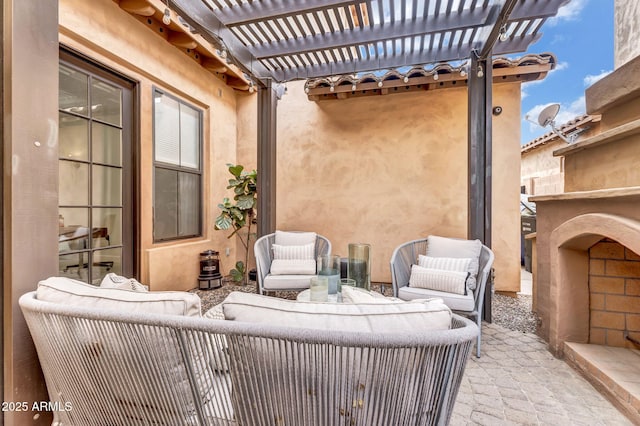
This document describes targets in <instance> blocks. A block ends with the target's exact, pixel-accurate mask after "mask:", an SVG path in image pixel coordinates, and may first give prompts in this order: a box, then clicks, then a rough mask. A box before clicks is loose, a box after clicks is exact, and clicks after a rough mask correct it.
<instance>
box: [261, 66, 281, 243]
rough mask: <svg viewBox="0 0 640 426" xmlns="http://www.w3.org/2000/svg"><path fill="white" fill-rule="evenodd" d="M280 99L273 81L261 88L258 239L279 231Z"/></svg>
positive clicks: (269, 80)
mask: <svg viewBox="0 0 640 426" xmlns="http://www.w3.org/2000/svg"><path fill="white" fill-rule="evenodd" d="M277 106H278V98H277V96H276V93H275V91H274V87H273V81H272V80H271V79H270V78H267V79H265V80H264V81H262V82H260V83H259V88H258V236H259V237H260V236H262V235H266V234H270V233H272V232H274V231H275V229H276V145H277V143H276V142H277V137H276V120H277Z"/></svg>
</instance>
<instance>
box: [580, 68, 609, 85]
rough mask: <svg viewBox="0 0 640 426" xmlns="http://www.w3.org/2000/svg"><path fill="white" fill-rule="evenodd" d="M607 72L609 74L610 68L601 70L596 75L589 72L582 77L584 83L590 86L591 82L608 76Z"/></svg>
mask: <svg viewBox="0 0 640 426" xmlns="http://www.w3.org/2000/svg"><path fill="white" fill-rule="evenodd" d="M609 74H611V70H609V71H605V70H601V72H600V74H596V75H590V74H589V75H587V76H586V77H585V78H584V85H585V86H591V85H592V84H593V83H595V82H596V81H598V80H600V79H602V78H604V77H606V76H608V75H609Z"/></svg>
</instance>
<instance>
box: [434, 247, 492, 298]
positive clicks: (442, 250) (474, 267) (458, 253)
mask: <svg viewBox="0 0 640 426" xmlns="http://www.w3.org/2000/svg"><path fill="white" fill-rule="evenodd" d="M481 251H482V242H481V241H480V240H460V239H456V238H446V237H438V236H436V235H429V236H428V237H427V252H426V253H425V254H426V255H427V256H431V257H454V258H461V257H462V258H469V259H472V261H471V266H470V267H469V272H470V276H469V280H468V282H467V287H468V288H469V290H475V288H476V280H477V277H478V269H479V268H480V261H479V260H480V252H481Z"/></svg>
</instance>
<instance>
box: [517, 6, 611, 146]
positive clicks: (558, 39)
mask: <svg viewBox="0 0 640 426" xmlns="http://www.w3.org/2000/svg"><path fill="white" fill-rule="evenodd" d="M613 31H614V26H613V0H571V2H570V3H569V4H567V5H566V6H564V7H563V8H561V9H560V11H559V12H558V15H557V16H556V17H554V18H552V19H549V20H547V22H545V24H544V25H543V26H542V30H541V32H542V33H543V34H542V38H541V39H540V40H539V41H538V42H537V43H535V44H532V45H531V46H530V47H529V50H528V51H527V53H544V52H551V53H553V54H554V55H555V56H556V57H557V59H558V64H557V66H556V69H555V70H554V71H552V72H551V73H549V74H548V75H547V77H546V78H545V79H544V80H541V81H535V82H531V83H525V84H523V85H522V139H521V143H522V144H524V143H527V142H530V141H531V140H533V139H534V138H536V137H538V136H541V135H543V134H545V133H547V132H549V130H550V129H548V128H542V127H540V126H537V125H535V124H532V123H530V122H528V121H526V120H525V119H524V116H525V115H526V114H529V116H530V118H531V119H533V121H537V117H538V114H539V112H540V111H541V110H542V109H543V108H544V107H545V106H547V105H548V104H551V103H560V105H561V108H560V112H559V113H558V116H557V117H556V124H558V125H560V124H562V123H564V122H566V121H568V120H571V119H572V118H574V117H576V116H578V115H581V114H584V113H585V105H584V91H585V89H586V88H587V87H588V86H590V85H591V84H593V83H594V82H596V81H597V80H599V79H600V78H602V77H604V76H605V75H606V74H608V73H609V72H611V70H612V69H613V35H614V34H613Z"/></svg>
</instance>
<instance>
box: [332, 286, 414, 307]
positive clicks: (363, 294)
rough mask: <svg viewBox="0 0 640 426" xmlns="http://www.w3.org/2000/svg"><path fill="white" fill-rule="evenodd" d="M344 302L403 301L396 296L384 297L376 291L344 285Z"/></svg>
mask: <svg viewBox="0 0 640 426" xmlns="http://www.w3.org/2000/svg"><path fill="white" fill-rule="evenodd" d="M342 302H343V303H398V302H403V301H402V300H400V299H396V298H395V297H384V296H383V295H382V294H380V293H377V292H375V291H367V290H365V289H363V288H358V287H351V286H343V287H342Z"/></svg>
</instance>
